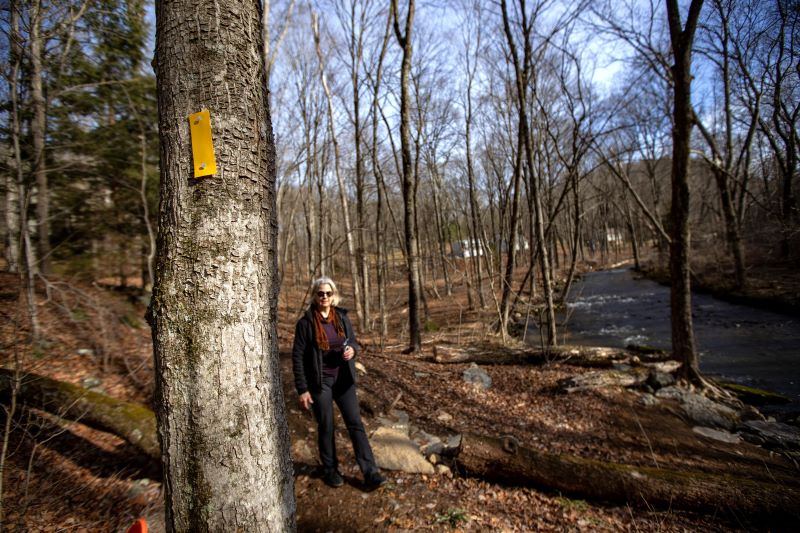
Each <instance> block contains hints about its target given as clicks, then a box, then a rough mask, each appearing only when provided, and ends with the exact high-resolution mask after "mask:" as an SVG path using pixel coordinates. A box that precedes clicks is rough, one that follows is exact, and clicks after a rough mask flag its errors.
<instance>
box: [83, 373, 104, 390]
mask: <svg viewBox="0 0 800 533" xmlns="http://www.w3.org/2000/svg"><path fill="white" fill-rule="evenodd" d="M102 384H103V380H102V379H100V378H98V377H95V376H88V377H85V378H83V379H82V380H81V386H82V387H83V388H84V389H96V388H97V387H99V386H100V385H102Z"/></svg>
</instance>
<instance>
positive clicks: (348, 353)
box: [342, 346, 356, 361]
mask: <svg viewBox="0 0 800 533" xmlns="http://www.w3.org/2000/svg"><path fill="white" fill-rule="evenodd" d="M355 356H356V351H355V350H354V349H353V347H352V346H345V348H344V353H342V359H344V360H345V361H349V360H350V359H352V358H353V357H355Z"/></svg>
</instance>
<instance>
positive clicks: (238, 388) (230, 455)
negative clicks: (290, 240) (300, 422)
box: [148, 0, 295, 531]
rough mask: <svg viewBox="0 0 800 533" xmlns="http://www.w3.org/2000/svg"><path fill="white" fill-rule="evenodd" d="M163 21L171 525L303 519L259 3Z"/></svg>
mask: <svg viewBox="0 0 800 533" xmlns="http://www.w3.org/2000/svg"><path fill="white" fill-rule="evenodd" d="M188 13H191V14H192V18H193V20H194V21H195V23H194V24H191V25H189V26H187V25H186V24H184V23H183V22H184V21H185V20H186V16H187V14H188ZM156 21H157V38H156V73H157V80H158V92H159V95H158V107H159V131H160V139H161V208H160V219H159V220H160V224H159V238H158V260H157V267H156V284H155V288H154V291H153V299H152V304H151V307H150V310H149V313H148V316H149V320H150V323H151V326H152V328H153V344H154V348H155V359H156V402H155V403H156V414H157V419H158V431H159V437H160V440H161V449H162V463H163V470H164V476H165V483H164V490H165V498H166V523H167V528H168V530H170V531H232V530H246V531H286V530H292V529H294V527H295V522H294V520H295V518H294V517H295V503H294V490H293V477H292V466H291V459H290V454H289V444H290V443H289V433H288V426H287V421H286V414H285V412H284V409H285V404H284V399H283V392H282V389H281V383H280V367H279V362H278V353H277V332H276V328H275V323H276V320H277V319H276V312H277V291H278V279H277V264H276V263H277V246H276V244H277V242H276V241H277V238H276V230H277V226H278V225H277V219H276V212H275V160H274V158H275V152H274V144H273V137H272V124H271V121H270V115H269V106H268V97H267V85H266V76H265V71H264V58H263V55H262V54H263V48H262V42H261V38H262V36H261V30H260V3H259V2H256V1H250V2H240V3H237V4H236V5H233V4H230V5H229V4H225V5H221V4H215V3H213V2H207V1H205V0H181V1H175V2H159V3H158V4H157V5H156ZM211 28H215V30H214V31H208V30H210V29H211ZM204 108H205V109H208V110H209V111H210V117H211V121H212V126H213V133H212V137H213V150H214V153H215V156H216V163H217V165H216V168H217V170H216V174H214V175H213V176H209V177H196V176H195V175H193V173H192V168H193V161H192V159H191V158H190V156H189V154H191V153H192V140H191V139H190V124H189V121H188V120H187V116H189V115H190V114H191V113H195V112H198V111H200V110H202V109H204ZM194 120H195V121H197V120H202V119H201V118H195V119H194ZM195 124H199V123H195ZM194 140H195V141H196V142H197V139H194ZM206 163H208V162H206ZM194 164H195V165H197V166H198V167H199V166H200V162H199V161H194Z"/></svg>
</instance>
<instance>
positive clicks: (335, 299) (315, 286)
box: [311, 276, 339, 305]
mask: <svg viewBox="0 0 800 533" xmlns="http://www.w3.org/2000/svg"><path fill="white" fill-rule="evenodd" d="M323 285H330V286H331V290H332V291H333V296H331V298H330V300H331V305H339V289H337V288H336V284H335V283H334V282H333V280H332V279H331V278H329V277H328V276H322V277H319V278H317V279H315V280H314V281H313V282H311V299H312V301H313V302H314V305H317V304H318V303H319V299H318V298H317V291H319V288H320V287H322V286H323Z"/></svg>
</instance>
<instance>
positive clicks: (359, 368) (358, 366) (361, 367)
mask: <svg viewBox="0 0 800 533" xmlns="http://www.w3.org/2000/svg"><path fill="white" fill-rule="evenodd" d="M356 372H357V373H358V375H360V376H363V375H365V374H366V373H367V367H365V366H364V365H363V364H361V362H360V361H356Z"/></svg>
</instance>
